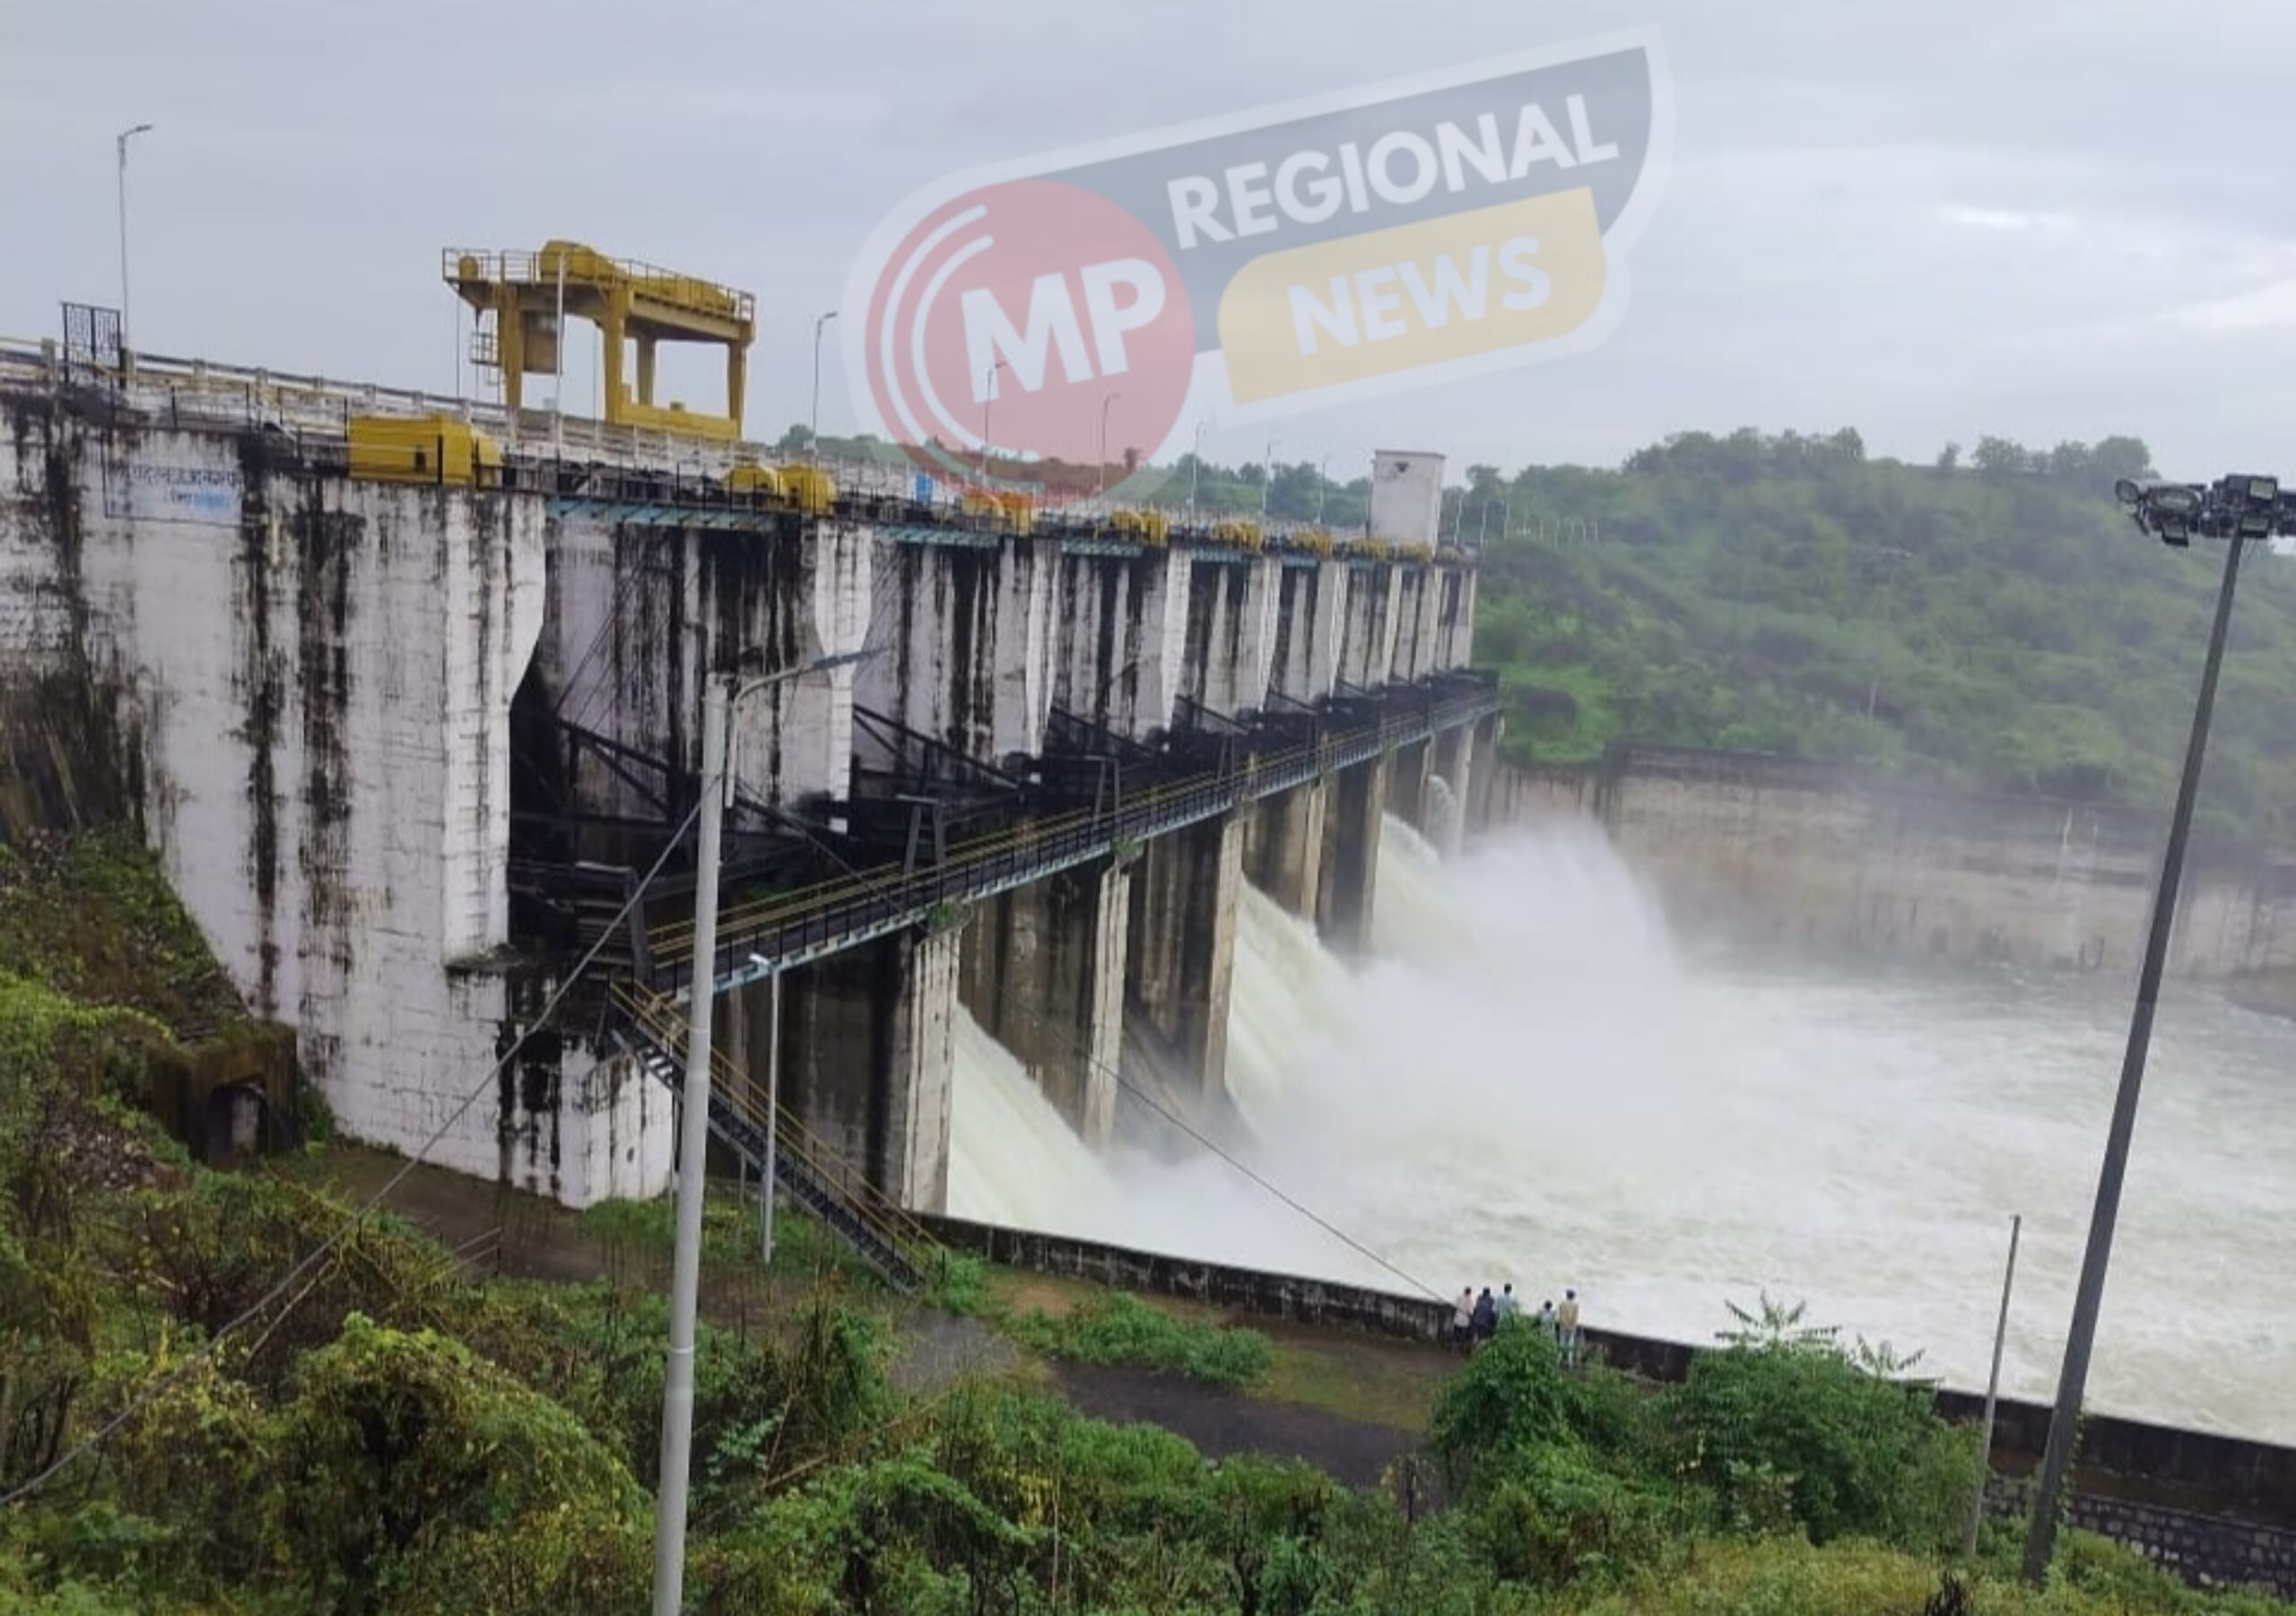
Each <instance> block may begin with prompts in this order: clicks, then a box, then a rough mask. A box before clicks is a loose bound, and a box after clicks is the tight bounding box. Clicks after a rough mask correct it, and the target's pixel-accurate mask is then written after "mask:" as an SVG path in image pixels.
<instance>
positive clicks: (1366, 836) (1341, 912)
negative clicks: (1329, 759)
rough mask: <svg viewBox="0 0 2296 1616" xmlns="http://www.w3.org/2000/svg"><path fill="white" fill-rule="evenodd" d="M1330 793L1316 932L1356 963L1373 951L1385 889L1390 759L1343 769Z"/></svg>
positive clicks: (1325, 822)
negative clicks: (1382, 851)
mask: <svg viewBox="0 0 2296 1616" xmlns="http://www.w3.org/2000/svg"><path fill="white" fill-rule="evenodd" d="M1326 789H1327V791H1328V793H1329V802H1328V804H1327V806H1326V809H1325V816H1324V836H1323V869H1322V873H1321V875H1320V877H1319V878H1318V886H1317V890H1316V929H1317V930H1318V931H1319V932H1321V933H1322V934H1323V939H1324V942H1325V943H1326V944H1327V945H1328V946H1329V947H1330V948H1331V949H1332V950H1333V951H1335V952H1336V953H1338V954H1340V955H1342V956H1343V957H1345V958H1351V959H1352V958H1357V957H1360V956H1361V955H1362V954H1364V953H1365V952H1367V951H1369V950H1370V946H1371V910H1372V906H1373V902H1374V900H1375V899H1377V897H1378V884H1379V820H1380V816H1381V815H1382V814H1383V813H1385V812H1387V758H1385V757H1378V758H1374V759H1372V760H1370V762H1368V763H1358V764H1356V765H1355V766H1354V767H1353V768H1352V769H1341V770H1340V771H1339V772H1338V773H1337V774H1335V775H1334V776H1333V777H1332V779H1331V784H1330V785H1329V786H1328V787H1326Z"/></svg>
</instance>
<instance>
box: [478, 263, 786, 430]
mask: <svg viewBox="0 0 2296 1616" xmlns="http://www.w3.org/2000/svg"><path fill="white" fill-rule="evenodd" d="M442 272H443V274H445V276H446V281H447V284H448V285H449V286H452V287H453V288H454V289H455V291H456V293H457V295H458V296H460V297H461V299H462V300H463V301H465V303H468V304H469V305H470V306H471V307H472V308H474V309H476V310H477V311H478V314H479V317H480V320H481V325H480V327H479V330H478V332H477V333H476V336H475V340H474V343H473V344H472V349H471V358H472V360H473V361H474V362H476V363H477V364H479V365H481V366H485V367H491V368H492V369H499V370H500V371H501V372H502V402H503V405H504V407H505V408H507V409H509V410H510V411H511V412H513V413H514V414H515V413H516V412H517V409H518V408H519V405H520V395H521V391H522V384H523V381H524V378H526V377H528V376H542V375H549V374H551V373H552V372H554V371H556V370H557V369H559V364H560V353H559V346H560V343H561V341H562V340H563V338H564V332H563V331H562V330H561V328H560V322H559V316H560V313H561V310H562V311H563V312H564V313H565V314H566V315H567V316H568V317H571V318H575V319H582V320H587V321H589V322H590V323H591V324H592V325H594V326H597V327H598V329H599V330H600V331H601V332H603V333H604V336H605V378H604V379H605V418H606V421H608V422H609V423H610V424H612V425H616V426H635V427H653V428H657V429H666V430H671V431H677V432H691V433H693V434H695V435H696V436H699V437H704V438H716V439H725V440H727V441H732V440H735V439H739V438H740V436H741V431H742V393H743V387H744V382H745V381H746V379H747V376H746V372H747V368H748V364H749V349H750V343H751V340H752V338H753V337H754V336H755V335H756V334H757V318H756V316H757V300H756V299H754V298H753V297H752V296H751V295H750V294H749V293H748V292H746V291H737V290H736V289H735V288H734V287H731V286H721V285H719V284H718V282H715V281H704V280H700V279H698V278H696V277H695V276H692V275H682V274H677V273H676V272H674V271H673V270H666V269H663V268H660V267H658V266H657V265H652V264H641V263H639V262H638V261H637V260H635V259H632V258H610V257H608V256H606V255H605V254H604V253H602V252H599V251H598V250H597V249H596V248H589V247H585V246H583V245H582V244H581V243H580V242H578V241H550V242H545V243H544V246H543V248H542V250H541V251H540V252H532V253H529V252H495V251H491V250H485V249H479V248H457V247H450V248H447V250H446V253H445V256H444V260H443V265H442ZM489 315H491V316H492V317H493V321H492V324H491V326H489V325H487V324H485V323H484V322H485V317H487V316H489ZM632 342H634V343H636V344H637V348H638V389H637V392H636V394H635V395H632V394H631V389H630V386H629V383H628V381H627V380H626V379H625V378H624V375H623V371H624V368H625V364H626V362H627V361H626V356H625V352H624V344H625V343H632ZM665 342H669V343H717V344H718V345H720V346H722V347H724V349H725V350H726V413H724V414H722V415H711V414H707V413H702V412H700V411H696V410H689V409H687V408H686V407H685V406H684V405H683V404H666V405H664V404H657V403H655V401H654V352H655V347H656V345H657V343H665Z"/></svg>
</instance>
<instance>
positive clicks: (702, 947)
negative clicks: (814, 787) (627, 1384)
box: [654, 650, 870, 1616]
mask: <svg viewBox="0 0 2296 1616" xmlns="http://www.w3.org/2000/svg"><path fill="white" fill-rule="evenodd" d="M869 655H870V653H869V652H868V651H867V650H859V651H847V652H842V653H840V654H839V655H837V656H822V657H816V658H815V659H814V660H813V661H812V662H809V663H806V664H804V665H802V666H799V667H794V668H784V669H782V670H781V671H780V672H779V673H768V674H765V675H764V676H762V677H761V678H757V679H752V680H751V681H750V682H748V683H747V684H744V685H742V686H740V687H739V688H738V689H735V688H733V681H732V680H731V679H730V678H712V679H711V680H709V682H708V685H707V686H706V688H705V689H704V690H703V691H702V697H701V779H700V791H701V803H700V821H699V823H698V825H697V827H696V830H695V832H694V837H695V844H694V860H693V873H694V889H693V967H692V981H691V984H690V985H689V986H688V988H687V993H688V995H689V997H688V1002H687V1005H686V1045H685V1083H684V1086H683V1089H682V1090H681V1092H680V1099H679V1105H680V1110H679V1113H678V1206H677V1248H676V1251H675V1253H674V1255H673V1257H672V1260H671V1267H670V1347H669V1359H668V1361H667V1363H666V1364H665V1366H664V1368H663V1373H662V1479H661V1484H660V1486H659V1488H658V1489H657V1490H656V1492H655V1495H654V1616H681V1612H682V1610H683V1605H684V1600H685V1521H686V1490H687V1483H688V1481H689V1478H690V1477H691V1471H692V1461H693V1338H694V1316H695V1314H696V1313H697V1311H698V1310H699V1304H700V1296H701V1210H702V1198H703V1195H704V1193H705V1191H706V1189H707V1187H708V1178H709V1175H708V1171H707V1169H706V1167H705V1165H704V1157H705V1156H706V1154H707V1152H708V1151H709V1056H710V1044H709V1009H710V1003H711V1001H712V1000H713V999H714V998H715V997H716V986H717V974H718V963H717V960H718V851H719V847H720V844H721V843H722V841H723V839H724V835H725V822H726V820H725V811H726V798H727V797H729V796H731V795H733V769H731V767H730V766H729V764H728V757H729V754H730V753H731V752H732V750H733V739H732V733H731V732H732V728H733V713H734V710H735V708H738V707H740V706H741V704H742V703H743V702H744V701H745V700H747V699H749V698H750V697H752V696H753V695H755V694H757V692H759V691H763V690H768V689H770V688H771V687H773V686H774V685H777V684H786V683H787V682H789V681H791V680H793V679H802V678H804V676H805V675H806V674H808V673H820V672H822V670H824V669H827V668H833V667H841V666H844V665H847V664H849V663H856V662H860V661H862V660H864V659H865V657H867V656H869ZM772 974H773V1005H774V1008H773V1025H772V1029H771V1032H772V1036H773V1039H774V1044H773V1050H774V1053H773V1056H772V1057H771V1058H772V1064H771V1067H770V1080H769V1081H770V1084H771V1085H772V1086H773V1087H774V1088H776V1089H778V1086H779V1082H780V1065H779V1062H780V1049H781V1042H780V1014H781V973H780V971H779V970H778V969H776V970H775V971H774V972H773V973H772ZM770 1137H771V1135H770V1134H769V1135H768V1138H769V1141H770ZM765 1165H766V1184H765V1195H766V1207H767V1210H768V1219H769V1221H768V1223H767V1226H766V1233H765V1237H764V1238H765V1242H766V1245H767V1249H768V1252H769V1255H770V1250H771V1242H772V1238H773V1235H772V1225H771V1222H770V1215H771V1208H772V1205H773V1177H772V1174H773V1152H772V1147H771V1144H770V1142H769V1144H768V1147H767V1152H766V1164H765Z"/></svg>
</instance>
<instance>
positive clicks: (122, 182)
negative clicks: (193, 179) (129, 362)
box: [117, 124, 152, 348]
mask: <svg viewBox="0 0 2296 1616" xmlns="http://www.w3.org/2000/svg"><path fill="white" fill-rule="evenodd" d="M151 133H152V126H151V125H149V124H138V125H136V126H135V127H134V128H133V129H122V130H121V131H120V132H119V135H118V136H117V141H118V146H119V345H120V346H121V347H122V348H125V347H126V346H127V143H128V142H129V141H131V140H134V139H135V137H136V136H137V135H149V134H151Z"/></svg>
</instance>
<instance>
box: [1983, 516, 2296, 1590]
mask: <svg viewBox="0 0 2296 1616" xmlns="http://www.w3.org/2000/svg"><path fill="white" fill-rule="evenodd" d="M2113 493H2114V495H2115V497H2116V498H2118V500H2120V502H2121V503H2122V504H2124V505H2126V506H2127V507H2129V514H2130V515H2131V516H2132V517H2134V518H2135V522H2136V525H2137V526H2138V527H2140V528H2142V529H2144V531H2145V532H2147V533H2150V534H2153V535H2155V536H2156V537H2158V538H2159V539H2160V540H2161V543H2164V544H2170V545H2173V546H2176V547H2177V548H2179V549H2182V548H2184V547H2186V546H2187V545H2188V544H2190V543H2191V542H2192V540H2193V539H2194V538H2195V537H2200V538H2221V539H2229V540H2230V541H2231V545H2230V547H2229V548H2228V549H2227V550H2226V552H2225V554H2224V574H2223V580H2222V583H2221V584H2220V585H2219V586H2218V588H2217V593H2216V617H2215V621H2214V623H2213V626H2212V627H2211V629H2210V630H2209V636H2208V656H2207V659H2206V660H2205V662H2204V663H2203V664H2202V665H2201V674H2200V695H2199V698H2198V699H2197V700H2196V702H2195V704H2194V708H2193V718H2192V730H2191V733H2190V734H2189V735H2188V736H2187V739H2186V743H2185V768H2184V775H2183V777H2182V778H2181V779H2180V780H2179V783H2178V786H2177V805H2176V811H2175V812H2174V813H2173V814H2172V815H2171V816H2170V821H2169V845H2168V848H2167V850H2166V851H2165V852H2164V853H2163V854H2162V856H2161V884H2160V890H2159V891H2158V892H2157V893H2156V894H2155V895H2154V897H2153V899H2152V927H2151V930H2150V932H2149V934H2147V936H2146V938H2145V943H2144V969H2143V970H2142V971H2141V972H2140V973H2139V974H2138V977H2137V983H2136V1008H2135V1012H2134V1013H2133V1014H2132V1016H2131V1017H2130V1019H2129V1027H2128V1047H2127V1049H2126V1053H2125V1054H2124V1055H2123V1056H2122V1059H2121V1069H2120V1087H2119V1090H2118V1092H2117V1093H2116V1095H2115V1096H2114V1099H2113V1115H2112V1122H2111V1124H2110V1125H2109V1127H2108V1128H2107V1130H2106V1134H2105V1158H2104V1163H2103V1165H2102V1167H2101V1168H2100V1169H2099V1172H2098V1175H2097V1201H2096V1205H2095V1208H2094V1210H2093V1211H2092V1212H2091V1214H2090V1219H2089V1243H2088V1247H2087V1249H2086V1251H2085V1252H2084V1253H2083V1256H2082V1259H2081V1280H2080V1284H2079V1286H2078V1287H2077V1288H2076V1289H2075V1290H2074V1299H2073V1323H2072V1325H2071V1327H2070V1328H2069V1329H2068V1330H2067V1331H2066V1339H2065V1364H2064V1368H2063V1371H2062V1373H2061V1374H2060V1376H2059V1377H2058V1380H2057V1403H2056V1406H2055V1409H2054V1411H2053V1412H2051V1414H2050V1416H2049V1422H2048V1447H2047V1449H2046V1451H2045V1452H2044V1453H2043V1455H2042V1457H2041V1471H2040V1481H2039V1485H2038V1486H2036V1487H2035V1489H2034V1490H2033V1514H2032V1520H2031V1525H2030V1526H2029V1528H2028V1531H2027V1533H2026V1537H2025V1565H2024V1570H2025V1576H2026V1577H2027V1579H2028V1580H2029V1581H2031V1582H2032V1583H2033V1584H2034V1585H2035V1586H2039V1585H2040V1584H2041V1583H2042V1582H2044V1581H2045V1580H2046V1579H2047V1577H2048V1567H2049V1560H2050V1559H2051V1558H2052V1557H2053V1556H2054V1554H2055V1553H2056V1549H2057V1500H2058V1499H2059V1498H2060V1497H2061V1496H2062V1494H2063V1492H2064V1489H2065V1481H2066V1472H2067V1471H2068V1470H2069V1469H2070V1468H2071V1466H2072V1462H2073V1440H2074V1425H2075V1423H2076V1422H2077V1421H2078V1420H2079V1419H2080V1414H2081V1401H2082V1398H2083V1395H2085V1394H2086V1393H2087V1391H2088V1385H2089V1359H2090V1354H2091V1351H2092V1349H2093V1348H2094V1346H2095V1345H2096V1336H2097V1315H2098V1312H2099V1310H2100V1306H2101V1304H2102V1302H2103V1300H2104V1293H2105V1268H2106V1265H2107V1264H2108V1263H2109V1260H2110V1259H2111V1256H2112V1247H2113V1226H2114V1222H2115V1220H2116V1219H2117V1218H2118V1215H2119V1212H2120V1192H2121V1182H2122V1180H2123V1178H2124V1177H2126V1173H2127V1169H2128V1147H2129V1140H2130V1138H2131V1136H2132V1135H2133V1134H2135V1130H2136V1101H2137V1095H2138V1093H2139V1091H2140V1090H2142V1089H2143V1088H2144V1059H2145V1056H2146V1054H2147V1053H2148V1051H2149V1050H2150V1048H2151V1046H2152V1012H2153V1010H2154V1007H2155V1005H2156V1004H2157V1003H2158V1002H2159V999H2160V994H2161V974H2162V972H2163V970H2164V969H2165V968H2166V966H2167V964H2168V958H2169V930H2170V925H2172V924H2173V923H2174V921H2175V919H2176V911H2177V889H2178V888H2179V885H2180V884H2181V883H2182V882H2183V878H2184V864H2185V845H2186V843H2187V840H2188V839H2189V838H2190V836H2191V832H2192V812H2193V804H2194V802H2195V801H2196V798H2197V797H2198V795H2199V791H2200V766H2201V761H2202V759H2203V758H2204V757H2205V755H2206V753H2207V751H2208V726H2209V720H2210V718H2211V717H2212V716H2213V713H2214V710H2215V707H2216V682H2217V676H2218V674H2219V673H2221V672H2222V669H2223V666H2224V641H2225V637H2226V634H2227V632H2228V630H2230V629H2231V623H2232V597H2233V592H2234V590H2235V589H2236V588H2237V586H2238V585H2239V577H2240V556H2241V552H2242V550H2243V548H2244V546H2245V545H2246V544H2247V543H2248V541H2249V540H2250V539H2268V538H2270V537H2272V536H2273V535H2274V534H2275V533H2285V534H2296V502H2292V501H2291V500H2284V499H2283V497H2282V495H2281V491H2280V482H2279V479H2277V478H2274V477H2254V476H2248V477H2241V476H2234V477H2226V478H2223V479H2222V480H2221V481H2219V482H2216V483H2214V484H2213V485H2210V486H2206V487H2204V486H2201V485H2198V484H2195V483H2183V482H2139V481H2136V480H2135V479H2133V478H2123V479H2122V480H2121V481H2120V482H2118V483H2116V484H2115V485H2114V487H2113Z"/></svg>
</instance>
